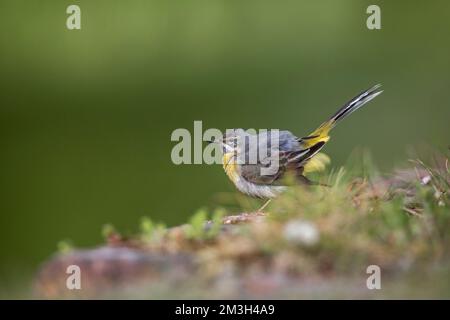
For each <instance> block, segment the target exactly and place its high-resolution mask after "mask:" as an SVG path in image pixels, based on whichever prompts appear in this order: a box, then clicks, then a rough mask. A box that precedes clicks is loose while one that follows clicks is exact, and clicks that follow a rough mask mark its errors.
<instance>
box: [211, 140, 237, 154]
mask: <svg viewBox="0 0 450 320" xmlns="http://www.w3.org/2000/svg"><path fill="white" fill-rule="evenodd" d="M206 142H207V143H208V144H211V143H217V144H220V145H221V146H222V151H223V152H224V153H228V152H232V151H234V149H233V148H232V147H231V146H229V145H227V144H226V143H224V142H223V141H220V140H217V139H216V140H207V141H206Z"/></svg>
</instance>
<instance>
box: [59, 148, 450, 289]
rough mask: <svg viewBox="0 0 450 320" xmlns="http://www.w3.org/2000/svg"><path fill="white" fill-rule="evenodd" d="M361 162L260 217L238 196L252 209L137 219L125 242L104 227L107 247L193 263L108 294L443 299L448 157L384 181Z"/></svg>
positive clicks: (248, 204) (295, 190) (245, 205)
mask: <svg viewBox="0 0 450 320" xmlns="http://www.w3.org/2000/svg"><path fill="white" fill-rule="evenodd" d="M363 163H364V166H361V167H360V168H359V169H358V168H357V167H356V166H350V165H349V166H346V167H345V169H344V168H340V169H338V170H332V171H331V172H329V173H328V174H322V175H318V176H317V177H316V178H317V179H319V180H320V181H321V182H323V183H326V184H327V185H329V186H328V187H325V186H314V187H310V186H309V187H305V186H298V185H295V186H292V187H291V188H289V190H288V191H287V192H285V193H284V194H282V195H281V196H280V197H278V198H276V199H275V200H273V201H272V202H271V203H270V204H269V206H268V207H267V208H266V209H265V210H264V213H261V212H254V209H255V208H258V206H259V205H260V203H259V202H258V201H257V200H249V199H248V198H245V197H242V198H239V199H240V201H238V203H239V205H240V209H233V210H234V213H233V214H235V213H236V212H243V211H244V212H252V211H253V213H249V214H243V215H242V214H241V215H236V216H231V215H230V214H231V213H230V209H226V207H225V208H222V207H220V208H215V209H212V210H207V209H201V210H199V211H198V212H197V213H195V214H194V215H193V216H192V217H191V219H190V220H189V221H188V222H187V223H186V224H185V225H182V226H179V227H173V228H166V227H165V226H164V225H163V224H161V223H155V222H153V221H152V220H151V219H149V218H143V219H142V221H141V225H140V231H139V232H138V234H136V235H133V236H131V237H123V236H121V235H120V234H119V233H118V232H116V231H115V230H114V228H112V227H111V226H107V227H105V228H104V234H105V236H106V238H107V239H108V242H109V245H110V246H126V247H129V248H138V250H141V251H142V252H148V253H152V254H157V255H160V256H161V257H164V256H169V255H177V254H183V255H187V256H188V257H191V258H192V262H193V263H194V265H195V268H193V269H189V270H190V271H188V272H186V274H184V275H183V276H181V275H180V274H178V275H177V276H176V277H175V279H172V277H173V273H168V274H165V273H164V274H158V275H157V277H156V278H155V277H153V278H152V279H153V280H151V281H148V282H146V281H140V282H139V285H133V286H131V287H129V288H128V289H124V287H123V286H121V287H120V288H121V290H109V291H108V293H107V294H106V296H107V297H125V298H126V297H139V298H170V297H184V298H249V297H250V298H252V297H253V298H258V297H268V298H269V297H270V298H367V297H381V298H390V297H393V298H399V297H411V298H420V297H437V298H449V297H450V271H449V270H450V268H449V263H450V232H449V231H450V197H449V185H450V170H449V162H448V158H447V157H443V156H441V157H438V158H437V160H436V161H435V162H434V163H433V164H430V165H425V164H424V162H422V161H420V160H415V161H412V162H410V163H409V164H408V165H407V166H406V167H405V168H404V169H401V170H396V171H395V172H393V173H391V174H389V175H381V174H380V173H379V172H378V171H377V170H376V169H375V168H374V167H373V165H370V158H367V157H366V158H365V160H364V161H363ZM349 168H351V169H352V170H351V171H350V170H349ZM208 220H209V222H207V221H208ZM64 248H65V251H67V250H66V249H67V248H66V247H64ZM69 251H70V250H69ZM370 265H376V266H379V267H380V270H381V276H382V278H381V279H382V280H381V283H382V289H381V290H369V289H368V288H367V286H366V279H367V277H369V275H368V274H367V272H366V271H367V267H368V266H370ZM170 268H171V266H170V265H168V266H167V269H168V270H169V269H170ZM155 279H156V280H155ZM102 296H104V295H102Z"/></svg>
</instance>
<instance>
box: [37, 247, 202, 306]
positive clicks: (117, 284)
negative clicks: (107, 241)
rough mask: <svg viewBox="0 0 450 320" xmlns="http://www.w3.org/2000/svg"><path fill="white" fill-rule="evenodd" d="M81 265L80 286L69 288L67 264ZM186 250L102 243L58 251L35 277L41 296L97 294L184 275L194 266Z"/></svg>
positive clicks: (64, 296)
mask: <svg viewBox="0 0 450 320" xmlns="http://www.w3.org/2000/svg"><path fill="white" fill-rule="evenodd" d="M71 265H75V266H78V267H79V268H80V271H81V272H80V280H81V289H80V290H77V289H73V290H70V289H69V288H68V287H67V285H66V281H67V278H68V277H69V276H70V273H69V274H68V273H67V268H68V267H69V266H71ZM193 267H194V264H193V259H192V257H191V256H190V255H187V254H167V253H156V252H146V251H143V250H139V249H135V248H126V247H108V246H106V247H100V248H96V249H91V250H75V251H71V252H69V253H66V254H57V255H55V256H54V257H53V258H52V259H50V260H49V261H48V262H47V263H45V264H44V265H43V266H42V267H41V269H40V270H39V272H38V275H37V277H36V281H35V287H34V289H35V294H36V295H37V296H38V297H40V298H66V297H83V298H87V297H95V296H97V295H99V294H103V293H105V292H108V291H109V290H114V289H118V288H119V289H122V288H125V287H127V286H132V285H136V284H137V283H139V282H141V281H148V282H150V283H151V282H152V281H153V282H157V281H159V280H160V279H161V278H162V277H164V278H168V277H169V278H172V279H182V278H184V277H187V276H188V275H189V274H190V273H191V272H192V271H193V270H194V268H193Z"/></svg>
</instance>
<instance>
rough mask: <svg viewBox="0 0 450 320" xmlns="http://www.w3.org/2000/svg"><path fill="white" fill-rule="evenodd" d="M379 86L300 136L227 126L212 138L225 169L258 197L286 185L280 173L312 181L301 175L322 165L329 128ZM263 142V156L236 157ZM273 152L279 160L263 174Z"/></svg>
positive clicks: (236, 182)
mask: <svg viewBox="0 0 450 320" xmlns="http://www.w3.org/2000/svg"><path fill="white" fill-rule="evenodd" d="M380 87H381V85H375V86H373V87H372V88H370V89H368V90H365V91H363V92H361V93H360V94H358V95H357V96H356V97H354V98H353V99H351V100H350V101H349V102H347V103H346V104H345V105H344V106H343V107H341V108H340V109H339V110H338V111H337V112H336V113H335V114H334V115H333V116H332V117H331V118H330V119H329V120H327V121H325V122H324V123H322V124H321V125H320V126H319V127H318V128H317V129H316V130H314V131H313V132H312V133H311V134H309V135H307V136H305V137H303V138H298V137H296V136H295V135H293V134H292V133H291V132H290V131H285V130H283V131H278V135H277V139H278V140H277V141H273V140H272V139H273V137H272V136H271V135H270V131H267V132H264V133H259V134H257V135H251V134H250V133H247V132H246V131H244V130H243V129H233V130H227V132H226V133H225V134H224V135H223V137H222V138H221V139H217V140H214V141H212V142H214V143H219V144H221V146H222V149H223V156H222V163H223V168H224V170H225V173H226V174H227V176H228V177H229V178H230V179H231V181H232V182H233V183H234V185H235V186H236V187H237V188H238V189H239V191H241V192H243V193H245V194H247V195H250V196H253V197H257V198H266V199H271V198H274V197H275V196H277V195H278V194H279V193H280V192H282V191H283V190H284V189H285V188H286V185H283V177H284V176H285V175H286V173H291V174H293V175H294V176H295V177H296V179H297V181H298V182H299V183H303V184H314V183H313V182H311V181H310V180H309V179H308V178H306V177H305V176H304V173H307V172H311V171H315V169H317V167H321V163H320V162H321V160H320V159H318V158H320V157H319V156H320V155H322V156H325V155H323V154H319V155H318V154H317V153H318V152H319V151H320V150H321V149H322V148H323V146H324V145H325V143H326V142H327V141H328V140H329V139H330V136H329V133H330V131H331V129H333V128H334V127H335V126H336V124H337V123H338V122H340V121H341V120H342V119H344V118H345V117H347V116H348V115H350V114H351V113H353V112H354V111H356V110H358V109H359V108H361V107H362V106H363V105H365V104H366V103H367V102H369V101H370V100H372V99H373V98H375V97H376V96H378V95H379V94H381V93H382V92H383V91H382V90H379V89H380ZM252 137H253V138H252ZM275 142H278V143H275ZM262 146H264V147H266V149H268V150H269V152H268V153H267V154H266V155H265V156H262V157H261V155H260V154H259V153H258V157H257V159H256V161H254V162H253V163H249V162H246V161H239V159H247V158H248V153H249V152H251V151H252V150H253V151H254V150H255V148H256V149H258V148H260V147H262ZM275 156H276V158H277V160H278V161H277V162H278V165H277V168H276V170H274V171H273V172H270V173H269V174H267V173H266V174H262V173H261V172H262V169H264V168H266V169H267V167H268V166H269V164H270V162H271V159H273V158H274V157H275ZM325 157H326V156H325ZM322 159H323V158H322ZM327 159H328V158H327ZM260 210H262V208H261V209H260Z"/></svg>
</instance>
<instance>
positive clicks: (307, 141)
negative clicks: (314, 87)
mask: <svg viewBox="0 0 450 320" xmlns="http://www.w3.org/2000/svg"><path fill="white" fill-rule="evenodd" d="M380 87H381V85H380V84H377V85H375V86H373V87H372V88H370V89H367V90H365V91H363V92H361V93H360V94H358V95H357V96H356V97H354V98H353V99H351V100H350V101H349V102H347V103H346V104H345V105H344V106H343V107H342V108H340V109H339V110H338V111H337V112H336V113H335V114H334V115H333V116H332V117H331V118H330V119H329V120H328V121H326V122H324V123H322V124H321V125H320V126H319V127H318V128H317V129H316V130H314V131H313V132H312V133H311V134H310V135H308V136H306V137H303V138H301V139H300V141H301V143H302V145H303V146H305V147H306V148H311V147H313V146H315V145H318V144H319V146H320V148H319V149H321V147H322V146H323V145H324V144H325V143H326V142H327V141H328V140H329V139H330V136H329V133H330V131H331V129H333V128H334V127H335V126H336V124H338V122H340V121H341V120H342V119H344V118H345V117H347V116H349V115H350V114H352V113H353V112H355V111H356V110H358V109H359V108H361V107H362V106H363V105H365V104H366V103H367V102H369V101H370V100H372V99H373V98H375V97H376V96H378V95H379V94H381V93H382V92H383V91H382V90H379V89H380ZM317 151H318V150H317ZM315 153H316V152H315Z"/></svg>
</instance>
